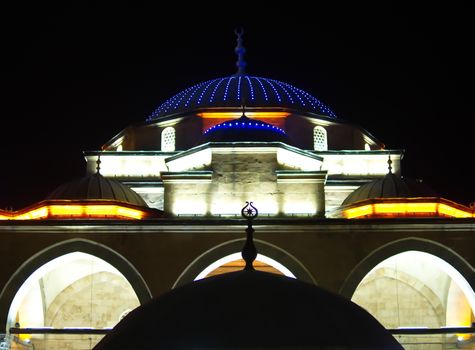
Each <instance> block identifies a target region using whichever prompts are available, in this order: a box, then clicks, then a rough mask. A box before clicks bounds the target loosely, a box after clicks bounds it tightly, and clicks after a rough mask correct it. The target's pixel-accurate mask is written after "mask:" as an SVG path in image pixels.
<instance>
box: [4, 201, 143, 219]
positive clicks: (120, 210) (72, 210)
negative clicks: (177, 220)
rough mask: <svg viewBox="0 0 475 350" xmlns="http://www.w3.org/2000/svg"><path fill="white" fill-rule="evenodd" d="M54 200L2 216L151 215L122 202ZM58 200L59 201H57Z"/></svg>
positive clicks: (125, 216)
mask: <svg viewBox="0 0 475 350" xmlns="http://www.w3.org/2000/svg"><path fill="white" fill-rule="evenodd" d="M51 202H54V201H45V202H41V203H40V205H39V206H35V207H33V208H31V209H28V208H27V209H24V210H20V211H16V212H6V213H5V214H7V215H4V214H3V213H2V214H1V216H0V219H2V220H39V219H88V218H99V219H100V218H109V219H137V220H140V219H143V218H145V217H147V216H150V213H149V212H148V211H149V210H147V209H144V210H141V209H140V207H138V208H131V207H129V206H127V205H126V204H125V205H121V204H120V202H116V201H112V203H110V202H107V201H102V202H99V203H85V202H83V203H84V204H74V202H73V203H71V201H60V202H62V204H52V203H51ZM56 202H58V201H56Z"/></svg>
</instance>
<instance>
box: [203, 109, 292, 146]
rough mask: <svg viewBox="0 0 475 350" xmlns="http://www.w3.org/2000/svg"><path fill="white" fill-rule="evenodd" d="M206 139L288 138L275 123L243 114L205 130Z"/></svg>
mask: <svg viewBox="0 0 475 350" xmlns="http://www.w3.org/2000/svg"><path fill="white" fill-rule="evenodd" d="M204 139H205V141H213V142H236V141H265V142H271V141H282V142H285V141H286V140H287V136H286V135H285V131H284V130H282V129H280V128H278V127H277V126H275V125H272V124H269V123H266V122H263V121H260V120H253V119H249V118H248V117H246V116H245V115H242V116H241V117H240V118H239V119H236V120H230V121H226V122H223V123H220V124H217V125H214V126H212V127H211V128H209V129H208V130H206V131H205V132H204Z"/></svg>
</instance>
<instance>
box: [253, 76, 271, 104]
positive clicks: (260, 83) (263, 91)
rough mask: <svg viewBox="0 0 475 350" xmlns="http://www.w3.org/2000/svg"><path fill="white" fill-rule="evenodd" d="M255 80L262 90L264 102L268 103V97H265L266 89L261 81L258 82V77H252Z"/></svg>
mask: <svg viewBox="0 0 475 350" xmlns="http://www.w3.org/2000/svg"><path fill="white" fill-rule="evenodd" d="M253 78H254V79H255V80H257V82H258V83H259V85H260V86H261V89H262V93H263V94H264V99H265V100H266V101H269V97H267V91H266V89H265V88H264V84H262V81H260V80H259V78H258V77H253Z"/></svg>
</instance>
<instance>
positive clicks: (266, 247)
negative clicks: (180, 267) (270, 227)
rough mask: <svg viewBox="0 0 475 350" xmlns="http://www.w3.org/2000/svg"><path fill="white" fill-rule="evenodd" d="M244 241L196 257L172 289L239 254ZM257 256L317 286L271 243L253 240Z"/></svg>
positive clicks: (304, 271)
mask: <svg viewBox="0 0 475 350" xmlns="http://www.w3.org/2000/svg"><path fill="white" fill-rule="evenodd" d="M244 242H245V239H244V238H242V239H241V238H240V239H235V240H232V241H228V242H224V243H222V244H219V245H217V246H215V247H213V248H211V249H209V250H207V251H206V252H204V253H203V254H201V255H200V256H199V257H197V258H196V259H195V260H194V261H193V262H191V264H189V265H188V266H187V267H186V269H185V270H184V271H183V272H182V274H181V275H180V276H179V277H178V279H177V280H176V282H175V283H174V285H173V287H172V288H176V287H179V286H182V285H184V284H186V283H189V282H192V281H193V280H194V279H195V278H196V276H198V275H199V274H200V272H202V271H203V270H204V269H205V268H207V267H208V266H210V265H211V264H212V263H214V262H215V261H216V260H218V259H221V258H222V257H224V256H228V255H230V254H233V253H236V252H240V251H241V250H242V247H243V246H244ZM254 244H255V245H256V248H257V251H258V253H259V254H262V255H265V256H267V257H269V258H271V259H273V260H275V261H277V262H279V263H280V264H282V265H283V266H285V267H286V268H287V269H289V270H290V271H291V272H292V274H293V275H294V276H295V277H296V278H297V279H300V280H302V281H305V282H308V283H312V284H317V283H316V281H315V279H314V278H313V276H312V274H311V273H310V272H309V271H308V270H307V269H306V268H305V266H304V265H303V264H302V263H301V262H300V261H298V260H297V258H295V257H294V256H293V255H291V254H290V253H288V252H286V251H285V250H283V249H282V248H280V247H277V246H275V245H273V244H271V243H268V242H265V241H261V240H256V239H255V240H254Z"/></svg>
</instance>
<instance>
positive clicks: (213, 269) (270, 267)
mask: <svg viewBox="0 0 475 350" xmlns="http://www.w3.org/2000/svg"><path fill="white" fill-rule="evenodd" d="M245 265H246V264H245V262H244V260H243V259H242V257H241V253H240V252H238V253H233V254H230V255H227V256H225V257H223V258H221V259H219V260H216V261H215V262H214V263H212V264H211V265H209V266H208V267H206V268H205V269H204V270H203V271H201V272H200V274H199V275H198V276H196V278H195V281H197V280H200V279H202V278H206V277H210V276H215V275H220V274H223V273H228V272H234V271H239V270H242V269H243V268H244V266H245ZM253 265H254V268H255V269H256V270H258V271H265V272H271V273H275V274H278V275H285V276H287V277H292V278H295V275H294V274H293V273H292V272H291V271H290V270H289V269H288V268H286V267H285V266H284V265H282V264H281V263H279V262H278V261H275V260H274V259H272V258H269V257H267V256H265V255H262V254H257V257H256V260H255V261H254V264H253Z"/></svg>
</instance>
